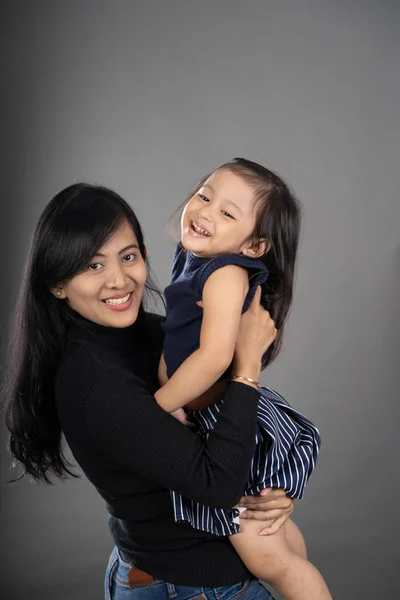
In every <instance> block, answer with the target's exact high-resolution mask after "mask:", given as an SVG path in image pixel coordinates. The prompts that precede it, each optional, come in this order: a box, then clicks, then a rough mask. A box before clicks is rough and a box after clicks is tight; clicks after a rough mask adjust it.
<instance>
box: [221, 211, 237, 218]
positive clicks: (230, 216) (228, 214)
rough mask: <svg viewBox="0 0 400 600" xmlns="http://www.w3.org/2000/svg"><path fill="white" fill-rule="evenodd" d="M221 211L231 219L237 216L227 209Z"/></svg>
mask: <svg viewBox="0 0 400 600" xmlns="http://www.w3.org/2000/svg"><path fill="white" fill-rule="evenodd" d="M221 212H222V214H223V215H225V217H229V218H230V219H234V218H235V217H234V216H232V215H231V214H230V213H228V212H226V210H221Z"/></svg>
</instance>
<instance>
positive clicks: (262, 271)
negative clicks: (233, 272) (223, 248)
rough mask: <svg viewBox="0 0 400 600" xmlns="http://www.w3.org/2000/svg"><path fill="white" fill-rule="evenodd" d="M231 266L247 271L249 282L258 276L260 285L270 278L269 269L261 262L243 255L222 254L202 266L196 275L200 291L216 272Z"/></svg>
mask: <svg viewBox="0 0 400 600" xmlns="http://www.w3.org/2000/svg"><path fill="white" fill-rule="evenodd" d="M229 265H233V266H238V267H241V268H243V269H246V270H247V272H248V274H249V280H252V279H253V278H254V277H255V276H256V277H257V281H258V284H259V283H260V282H263V281H265V280H266V279H267V277H268V271H267V268H266V266H265V265H264V264H263V262H262V261H260V260H257V259H254V258H249V257H247V256H244V255H243V254H221V255H220V256H216V257H214V258H211V259H209V260H208V261H207V262H205V263H204V264H202V265H200V268H199V269H198V271H197V274H196V275H197V277H196V279H197V281H196V283H197V286H198V288H199V290H202V289H203V287H204V285H205V283H206V281H207V279H208V278H209V277H210V276H211V275H212V274H213V273H215V271H218V270H219V269H222V268H223V267H227V266H229Z"/></svg>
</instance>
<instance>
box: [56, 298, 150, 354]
mask: <svg viewBox="0 0 400 600" xmlns="http://www.w3.org/2000/svg"><path fill="white" fill-rule="evenodd" d="M143 321H144V313H139V315H138V318H137V319H136V321H135V323H133V325H130V326H129V327H106V326H105V325H99V324H98V323H94V322H93V321H90V320H89V319H86V318H85V317H83V316H82V315H81V314H80V313H77V312H76V311H75V310H73V309H72V308H70V307H69V306H67V319H66V322H67V330H68V334H69V336H72V338H73V339H74V340H81V341H87V342H94V341H95V342H100V343H102V344H104V345H107V346H118V347H121V346H124V345H128V344H129V345H131V344H132V342H133V341H134V339H135V338H137V336H138V334H139V333H140V332H141V331H142V325H143Z"/></svg>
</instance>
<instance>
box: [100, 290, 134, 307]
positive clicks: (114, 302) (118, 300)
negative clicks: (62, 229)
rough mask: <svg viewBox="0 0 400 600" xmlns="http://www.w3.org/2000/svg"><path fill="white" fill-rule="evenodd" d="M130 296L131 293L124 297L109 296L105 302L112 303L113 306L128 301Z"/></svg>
mask: <svg viewBox="0 0 400 600" xmlns="http://www.w3.org/2000/svg"><path fill="white" fill-rule="evenodd" d="M130 297H131V295H130V293H129V294H127V295H126V296H124V297H123V298H107V300H104V302H105V303H106V304H111V306H118V305H119V304H124V303H125V302H128V300H129V298H130Z"/></svg>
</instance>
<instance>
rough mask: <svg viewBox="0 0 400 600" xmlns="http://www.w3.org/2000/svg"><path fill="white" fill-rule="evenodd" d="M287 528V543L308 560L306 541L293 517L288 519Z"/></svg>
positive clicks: (292, 549)
mask: <svg viewBox="0 0 400 600" xmlns="http://www.w3.org/2000/svg"><path fill="white" fill-rule="evenodd" d="M285 530H286V539H287V543H288V545H289V548H290V549H291V551H292V552H294V553H295V554H298V555H299V556H301V558H304V559H305V560H307V548H306V542H305V540H304V537H303V534H302V533H301V531H300V529H299V528H298V527H297V525H296V523H295V522H294V521H292V519H288V520H287V521H286V525H285Z"/></svg>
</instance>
